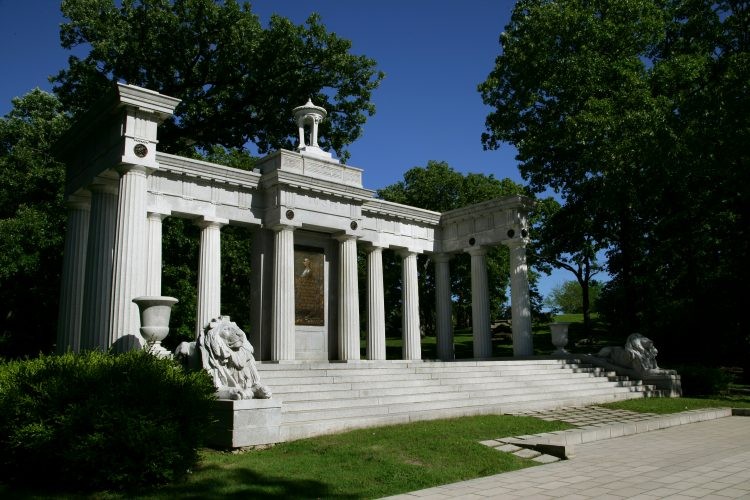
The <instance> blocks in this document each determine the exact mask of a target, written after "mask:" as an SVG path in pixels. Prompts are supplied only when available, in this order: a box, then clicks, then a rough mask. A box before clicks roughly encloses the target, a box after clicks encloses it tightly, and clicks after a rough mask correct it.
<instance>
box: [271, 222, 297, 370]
mask: <svg viewBox="0 0 750 500" xmlns="http://www.w3.org/2000/svg"><path fill="white" fill-rule="evenodd" d="M274 231H275V233H274V238H273V249H274V255H273V297H272V299H271V301H272V302H271V310H272V317H271V359H272V360H274V361H287V360H294V358H295V345H294V227H292V226H278V227H275V228H274Z"/></svg>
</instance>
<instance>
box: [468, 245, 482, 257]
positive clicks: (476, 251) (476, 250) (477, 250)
mask: <svg viewBox="0 0 750 500" xmlns="http://www.w3.org/2000/svg"><path fill="white" fill-rule="evenodd" d="M464 252H466V253H468V254H469V255H471V256H472V257H474V256H479V257H481V256H484V255H487V247H469V248H466V249H465V250H464Z"/></svg>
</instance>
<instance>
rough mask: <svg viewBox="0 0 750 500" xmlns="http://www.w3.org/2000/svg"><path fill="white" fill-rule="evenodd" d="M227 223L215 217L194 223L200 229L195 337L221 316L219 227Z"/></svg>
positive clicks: (203, 218) (202, 218) (201, 219)
mask: <svg viewBox="0 0 750 500" xmlns="http://www.w3.org/2000/svg"><path fill="white" fill-rule="evenodd" d="M228 223H229V221H228V220H226V219H218V218H215V217H201V218H200V219H198V220H197V221H196V222H195V224H196V225H197V226H198V227H200V228H201V250H200V262H199V267H198V300H197V303H196V307H195V309H196V317H195V335H196V337H197V336H198V334H199V333H200V332H201V331H203V330H204V329H205V328H206V326H208V324H209V323H210V322H211V320H212V319H214V318H217V317H219V315H221V227H222V226H224V225H226V224H228Z"/></svg>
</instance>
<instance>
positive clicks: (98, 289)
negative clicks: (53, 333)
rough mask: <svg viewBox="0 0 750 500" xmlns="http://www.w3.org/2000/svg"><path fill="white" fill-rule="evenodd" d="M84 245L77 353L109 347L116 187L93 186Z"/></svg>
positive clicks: (107, 185)
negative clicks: (78, 351)
mask: <svg viewBox="0 0 750 500" xmlns="http://www.w3.org/2000/svg"><path fill="white" fill-rule="evenodd" d="M89 191H91V214H90V216H89V234H88V241H87V242H86V271H85V276H84V285H83V311H82V316H81V344H80V349H81V350H84V349H102V350H106V349H108V348H109V346H110V335H109V331H110V330H109V319H110V313H111V311H110V298H111V296H112V265H113V262H112V251H113V248H114V244H115V224H116V223H117V185H115V184H94V185H91V186H89Z"/></svg>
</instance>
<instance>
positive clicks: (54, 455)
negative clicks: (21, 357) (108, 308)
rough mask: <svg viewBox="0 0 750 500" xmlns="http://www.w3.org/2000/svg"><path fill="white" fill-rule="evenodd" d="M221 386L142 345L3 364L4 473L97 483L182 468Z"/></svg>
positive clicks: (0, 423) (166, 474)
mask: <svg viewBox="0 0 750 500" xmlns="http://www.w3.org/2000/svg"><path fill="white" fill-rule="evenodd" d="M213 394H214V389H213V386H212V384H211V381H210V380H209V378H208V376H207V375H206V373H205V372H203V371H200V372H194V373H186V372H184V371H183V370H182V369H181V368H180V367H178V366H177V365H176V364H174V362H172V361H171V360H163V359H158V358H156V357H154V356H151V355H149V354H147V353H145V352H143V351H132V352H129V353H127V354H122V355H111V354H105V353H101V352H87V353H84V354H80V355H78V354H72V353H68V354H64V355H60V356H41V357H39V358H36V359H33V360H25V361H12V362H7V363H3V364H0V415H2V416H3V418H2V419H0V446H2V449H3V453H2V456H0V461H1V463H0V480H2V481H3V482H6V483H12V484H16V485H29V484H39V477H40V474H41V475H43V476H44V483H45V484H47V485H50V486H52V487H54V488H56V489H62V490H89V491H96V490H104V489H128V490H133V489H138V488H143V487H145V486H153V485H158V484H162V483H166V482H169V481H173V480H175V479H177V478H180V477H183V476H184V475H185V473H186V471H187V470H188V469H189V468H191V467H193V466H194V464H195V463H196V461H197V449H198V447H199V446H200V445H201V443H202V437H203V436H204V432H205V430H206V427H207V426H208V424H209V422H210V411H211V406H210V404H211V401H212V400H213V398H214V395H213Z"/></svg>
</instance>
